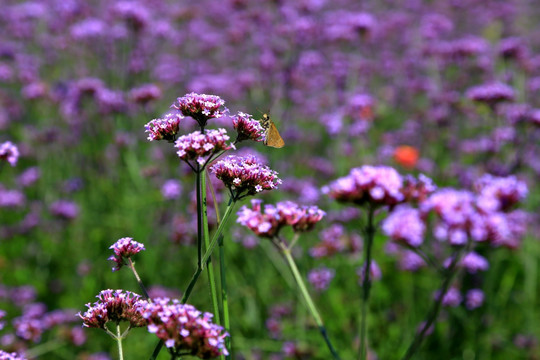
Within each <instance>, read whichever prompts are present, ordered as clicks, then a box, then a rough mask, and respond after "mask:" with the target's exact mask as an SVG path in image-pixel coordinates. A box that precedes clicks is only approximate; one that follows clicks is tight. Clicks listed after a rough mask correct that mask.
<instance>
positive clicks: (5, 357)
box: [0, 350, 26, 360]
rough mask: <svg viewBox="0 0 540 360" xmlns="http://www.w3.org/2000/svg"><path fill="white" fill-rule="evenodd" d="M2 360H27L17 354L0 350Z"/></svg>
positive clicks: (0, 359)
mask: <svg viewBox="0 0 540 360" xmlns="http://www.w3.org/2000/svg"><path fill="white" fill-rule="evenodd" d="M0 360H26V358H25V357H23V356H21V355H19V354H17V353H8V352H5V351H4V350H0Z"/></svg>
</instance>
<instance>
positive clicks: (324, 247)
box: [309, 224, 347, 258]
mask: <svg viewBox="0 0 540 360" xmlns="http://www.w3.org/2000/svg"><path fill="white" fill-rule="evenodd" d="M346 236H347V234H345V228H344V227H343V226H342V225H340V224H332V225H331V226H329V227H327V228H326V229H324V230H322V231H321V232H320V233H319V237H320V239H321V242H320V243H319V244H317V245H315V246H313V247H312V248H311V249H309V254H310V255H311V256H313V257H314V258H322V257H328V256H332V255H334V254H336V253H338V252H341V251H343V250H344V249H345V243H344V240H345V238H346Z"/></svg>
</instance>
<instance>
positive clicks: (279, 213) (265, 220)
mask: <svg viewBox="0 0 540 360" xmlns="http://www.w3.org/2000/svg"><path fill="white" fill-rule="evenodd" d="M261 203H262V201H261V200H258V199H254V200H251V206H252V208H251V209H250V208H248V207H247V206H245V205H244V206H242V208H240V210H239V211H238V213H237V215H238V219H237V220H236V222H238V223H239V224H241V225H243V226H246V227H247V228H249V229H250V230H251V231H253V232H254V233H255V234H256V235H257V236H260V237H266V238H273V237H274V236H276V235H277V234H278V232H279V230H280V229H281V228H282V227H284V226H292V228H293V230H294V231H296V232H303V231H309V230H311V229H313V227H314V226H315V224H317V223H318V222H319V221H321V219H322V218H323V216H324V215H325V212H324V211H322V210H320V209H319V208H318V207H316V206H300V205H298V204H296V203H294V202H292V201H284V202H278V203H277V204H276V205H275V206H274V205H271V204H266V205H264V212H263V211H262V209H261Z"/></svg>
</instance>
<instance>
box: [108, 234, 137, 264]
mask: <svg viewBox="0 0 540 360" xmlns="http://www.w3.org/2000/svg"><path fill="white" fill-rule="evenodd" d="M109 249H112V250H113V251H114V255H112V256H111V257H109V258H108V259H107V260H112V261H114V262H115V263H116V266H115V267H113V268H112V270H113V271H118V270H120V269H121V268H122V266H123V265H125V259H128V258H130V257H132V256H133V255H135V254H138V253H139V252H141V251H143V250H146V249H145V248H144V245H143V244H141V243H139V242H137V241H135V240H133V238H130V237H124V238H121V239H118V241H116V242H115V243H114V244H112V245H111V246H110V247H109Z"/></svg>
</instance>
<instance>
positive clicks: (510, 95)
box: [465, 83, 515, 106]
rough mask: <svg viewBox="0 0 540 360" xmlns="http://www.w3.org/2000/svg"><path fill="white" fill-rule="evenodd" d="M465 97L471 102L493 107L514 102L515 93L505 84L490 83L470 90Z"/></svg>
mask: <svg viewBox="0 0 540 360" xmlns="http://www.w3.org/2000/svg"><path fill="white" fill-rule="evenodd" d="M465 96H466V97H467V98H469V99H471V100H474V101H477V102H483V103H486V104H488V105H490V106H493V105H496V104H498V103H500V102H503V101H512V100H514V97H515V92H514V89H512V88H511V87H510V86H508V85H506V84H503V83H490V84H483V85H478V86H474V87H472V88H470V89H469V90H467V93H466V94H465Z"/></svg>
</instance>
